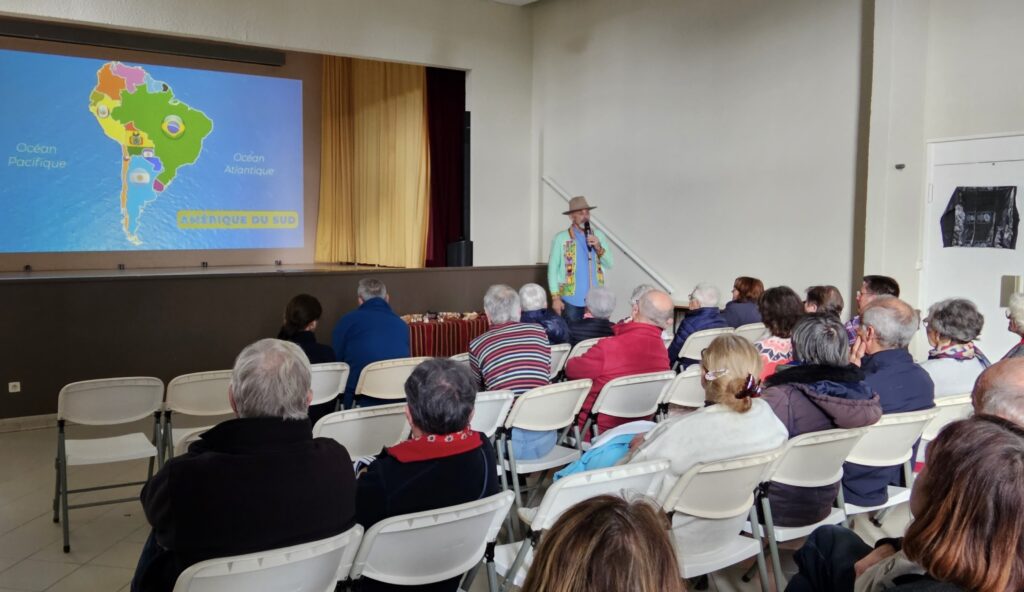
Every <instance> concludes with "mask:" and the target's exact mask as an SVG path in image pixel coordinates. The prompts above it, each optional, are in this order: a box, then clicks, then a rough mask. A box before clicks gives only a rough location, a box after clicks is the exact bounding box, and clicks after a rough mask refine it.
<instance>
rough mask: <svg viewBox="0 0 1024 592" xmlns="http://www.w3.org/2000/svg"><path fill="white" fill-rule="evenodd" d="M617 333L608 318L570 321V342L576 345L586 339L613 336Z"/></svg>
mask: <svg viewBox="0 0 1024 592" xmlns="http://www.w3.org/2000/svg"><path fill="white" fill-rule="evenodd" d="M614 334H615V331H614V330H612V322H611V321H609V320H608V319H583V320H580V321H572V322H570V323H569V343H571V344H572V345H576V344H577V343H579V342H581V341H583V340H585V339H595V338H597V337H611V336H612V335H614Z"/></svg>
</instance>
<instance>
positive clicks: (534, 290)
mask: <svg viewBox="0 0 1024 592" xmlns="http://www.w3.org/2000/svg"><path fill="white" fill-rule="evenodd" d="M519 302H520V303H521V304H522V308H523V311H524V312H529V311H531V310H542V309H545V308H547V307H548V293H547V291H546V290H545V289H544V288H542V287H540V285H538V284H532V283H531V284H523V287H522V288H519Z"/></svg>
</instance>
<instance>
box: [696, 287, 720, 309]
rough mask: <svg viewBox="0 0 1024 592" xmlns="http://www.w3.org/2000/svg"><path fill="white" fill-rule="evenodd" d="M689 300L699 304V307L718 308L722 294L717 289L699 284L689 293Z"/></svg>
mask: <svg viewBox="0 0 1024 592" xmlns="http://www.w3.org/2000/svg"><path fill="white" fill-rule="evenodd" d="M690 298H691V299H692V300H696V301H697V302H699V303H700V305H701V307H706V306H718V303H719V301H721V299H722V293H721V292H720V291H719V290H718V288H717V287H715V286H713V285H711V284H706V283H704V282H701V283H699V284H697V287H696V288H694V289H693V292H690Z"/></svg>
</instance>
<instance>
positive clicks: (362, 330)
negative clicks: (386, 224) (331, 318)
mask: <svg viewBox="0 0 1024 592" xmlns="http://www.w3.org/2000/svg"><path fill="white" fill-rule="evenodd" d="M356 295H357V301H358V302H359V308H357V309H356V310H354V311H352V312H350V313H348V314H347V315H345V316H343V317H341V320H339V321H338V324H336V325H335V326H334V333H333V334H332V335H331V342H332V345H333V346H334V353H335V354H336V355H337V356H338V361H339V362H345V363H346V364H348V367H349V374H348V382H347V383H346V384H345V408H346V409H348V408H350V407H352V405H353V397H354V396H355V394H356V385H357V384H358V383H359V375H360V374H362V372H363V368H365V367H366V366H367V365H369V364H371V363H373V362H379V361H380V360H393V359H395V358H408V357H409V355H410V354H409V325H406V324H405V321H403V320H402V319H401V318H400V317H399V316H398V315H396V314H395V313H394V311H393V310H391V305H390V304H389V302H390V298H389V297H388V289H387V286H385V285H384V282H382V281H380V280H376V279H373V278H363V279H361V280H359V287H358V289H357V290H356ZM386 402H389V403H390V401H386ZM381 403H382V401H380V400H378V399H373V398H371V397H363V398H361V400H360V401H359V404H360V405H363V406H371V405H379V404H381Z"/></svg>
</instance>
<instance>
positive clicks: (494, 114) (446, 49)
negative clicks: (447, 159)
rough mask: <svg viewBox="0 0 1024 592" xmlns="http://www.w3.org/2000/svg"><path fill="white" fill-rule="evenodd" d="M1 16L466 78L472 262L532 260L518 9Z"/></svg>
mask: <svg viewBox="0 0 1024 592" xmlns="http://www.w3.org/2000/svg"><path fill="white" fill-rule="evenodd" d="M0 13H4V14H8V15H11V16H21V17H27V18H40V19H46V20H59V21H68V22H74V23H80V24H90V25H98V26H109V27H124V28H131V29H136V30H140V31H148V32H154V33H166V34H172V35H182V36H188V37H197V38H204V39H212V40H221V41H229V42H235V43H243V44H251V45H258V46H263V47H273V48H280V49H292V50H298V51H309V52H314V53H324V54H334V55H347V56H353V57H365V58H374V59H383V60H392V61H399V62H412V63H417V64H425V65H432V66H443V67H449V68H460V69H466V70H469V71H470V73H469V76H468V80H467V85H468V97H467V99H468V101H467V108H468V109H469V110H471V111H472V114H473V115H472V126H473V143H472V152H471V167H472V168H471V175H472V181H471V182H472V186H471V195H472V200H473V202H472V227H473V228H474V229H475V233H476V234H475V236H474V238H475V239H476V241H475V242H476V245H475V263H477V264H478V265H506V264H521V263H527V262H530V261H533V260H535V259H534V258H533V256H532V255H533V253H531V245H530V241H528V240H523V238H522V237H523V236H524V235H525V236H533V235H534V234H535V233H536V230H535V229H534V228H533V227H532V226H531V224H532V222H533V221H532V219H531V216H530V211H529V209H527V208H524V207H522V205H523V204H524V203H526V202H527V200H528V196H530V195H533V194H534V191H535V189H534V187H533V186H532V185H531V183H530V182H529V178H530V176H529V173H530V166H531V164H530V163H531V161H530V151H531V145H530V117H531V114H530V100H531V95H530V85H531V44H530V43H531V42H530V39H531V31H530V19H529V12H528V11H527V10H523V9H520V8H517V7H513V6H505V5H501V4H497V3H494V2H489V1H485V0H416V1H415V2H409V1H404V0H305V1H303V2H302V3H301V5H299V4H294V3H287V2H280V1H278V0H251V1H247V2H244V3H239V2H234V1H232V0H207V1H204V2H191V1H189V0H166V1H163V2H124V1H120V0H76V1H69V0H38V1H34V2H30V3H29V2H22V1H19V0H0ZM495 220H501V221H502V224H500V225H499V224H494V221H495ZM485 230H486V231H485Z"/></svg>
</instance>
